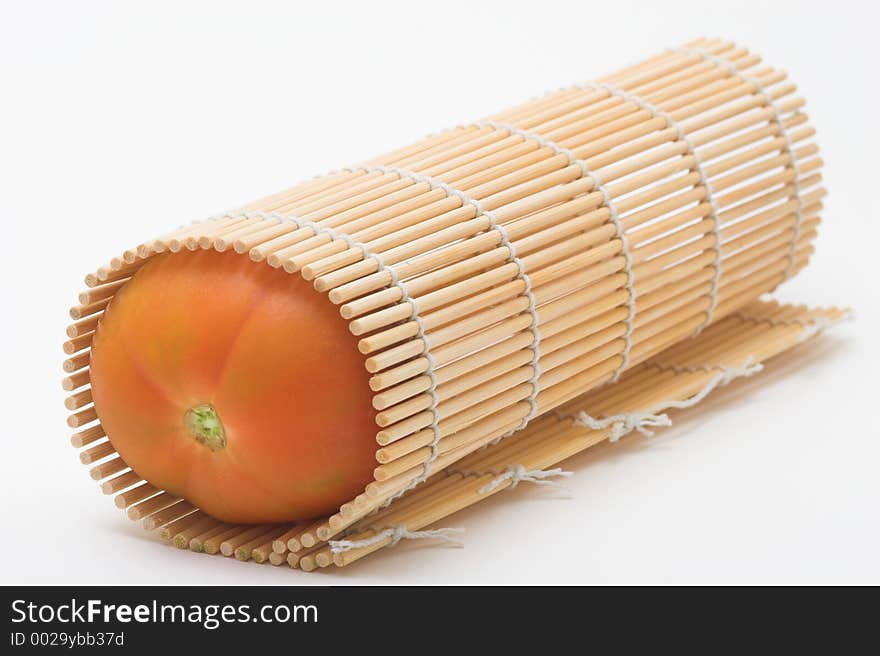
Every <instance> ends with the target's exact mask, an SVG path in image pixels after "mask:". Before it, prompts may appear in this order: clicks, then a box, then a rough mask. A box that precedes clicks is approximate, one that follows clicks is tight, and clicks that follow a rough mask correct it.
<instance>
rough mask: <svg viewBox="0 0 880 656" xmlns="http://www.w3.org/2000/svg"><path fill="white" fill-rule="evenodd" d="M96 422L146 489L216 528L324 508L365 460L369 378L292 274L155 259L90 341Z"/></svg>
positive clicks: (331, 310) (362, 478)
mask: <svg viewBox="0 0 880 656" xmlns="http://www.w3.org/2000/svg"><path fill="white" fill-rule="evenodd" d="M91 380H92V396H93V397H94V400H95V407H96V410H97V412H98V417H99V419H100V420H101V423H102V424H103V426H104V429H105V430H106V432H107V435H108V436H109V437H110V440H111V441H112V442H113V446H114V447H115V448H116V450H117V451H118V452H119V454H120V455H121V456H122V458H123V459H124V460H125V462H126V463H128V464H129V466H131V468H132V469H134V470H135V471H136V472H137V473H138V474H139V475H140V476H142V477H143V478H145V479H146V480H148V481H150V482H151V483H152V484H153V485H156V486H157V487H159V488H162V489H164V490H167V491H168V492H170V493H171V494H175V495H179V496H181V497H184V498H185V499H187V500H189V501H190V502H191V503H193V504H195V505H196V506H198V507H200V508H201V509H202V510H204V511H205V512H207V513H209V514H210V515H212V516H214V517H216V518H217V519H221V520H224V521H228V522H254V523H256V522H280V521H288V520H301V519H307V518H311V517H316V516H320V515H324V514H327V513H332V512H334V511H335V510H336V509H337V508H338V507H339V506H340V504H342V503H344V502H346V501H348V500H349V499H351V498H352V497H354V496H355V495H357V494H359V493H360V492H361V491H363V488H364V485H366V484H367V483H368V482H369V481H370V480H372V470H373V467H375V465H376V461H375V451H376V441H375V431H376V428H375V423H374V411H373V409H372V405H371V399H372V395H371V393H370V388H369V385H368V381H369V375H368V374H367V372H366V370H365V368H364V359H363V356H362V355H360V353H359V352H358V350H357V340H356V339H355V338H354V336H352V334H351V333H350V332H349V331H348V327H347V324H346V322H345V320H344V319H342V317H340V316H339V313H338V311H337V309H336V307H335V306H334V305H333V304H332V303H330V302H329V301H328V300H327V299H326V298H324V297H323V296H322V295H321V294H319V293H318V292H316V291H315V290H314V289H313V288H312V287H311V286H310V285H309V284H308V283H306V282H305V281H303V280H302V279H301V278H300V276H298V275H291V274H289V273H286V272H284V271H282V270H280V269H273V268H271V267H269V266H267V265H266V264H265V263H255V262H251V261H250V260H249V259H248V258H247V257H244V256H241V255H237V254H235V253H217V252H215V251H197V252H194V253H190V252H184V253H176V254H163V255H159V256H156V257H154V258H153V259H152V260H151V261H150V262H147V263H146V264H145V265H144V266H143V267H142V268H141V270H140V271H139V272H138V273H137V274H136V275H135V276H134V277H133V278H132V279H131V280H130V281H129V282H128V283H127V284H126V285H125V286H124V287H123V288H122V289H121V290H120V291H119V292H118V293H117V294H116V296H115V297H114V298H113V300H112V302H111V303H110V305H109V307H108V309H107V311H106V312H105V313H104V316H103V317H102V319H101V321H100V323H99V325H98V329H97V332H96V334H95V337H94V341H93V344H92V354H91Z"/></svg>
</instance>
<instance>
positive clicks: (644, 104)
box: [579, 82, 722, 335]
mask: <svg viewBox="0 0 880 656" xmlns="http://www.w3.org/2000/svg"><path fill="white" fill-rule="evenodd" d="M579 88H581V89H591V90H593V91H597V90H600V89H601V90H604V91H607V92H608V93H609V94H611V95H612V96H617V97H618V98H621V99H623V100H624V101H627V102H631V103H634V104H635V105H636V107H639V108H640V109H644V110H646V111H648V112H649V113H650V114H651V116H653V117H655V118H662V119H663V120H664V121H666V125H667V127H670V128H672V129H674V130H675V131H676V133H677V134H678V140H679V141H682V142H684V144H685V145H686V146H687V148H688V152H689V154H690V155H691V156H692V157H693V158H694V169H695V170H696V173H697V175H699V176H700V184H702V185H703V188H704V189H705V190H706V200H707V201H708V203H709V212H710V214H709V216H710V218H711V219H712V232H713V233H714V235H715V249H714V250H715V263H714V268H715V275H713V276H712V287H711V288H710V290H709V298H710V301H711V302H710V304H709V309H708V310H706V318H705V319H704V320H703V323H702V324H700V325H699V326H698V327H697V329H696V330H695V331H694V335H699V334H700V333H701V332H702V331H703V329H704V328H705V327H706V326H708V325H709V324H710V323H712V317H713V316H714V314H715V308H717V307H718V287H719V285H720V283H721V268H722V265H721V257H722V255H721V212H720V210H719V208H718V202H717V200H716V199H715V191H714V189H713V188H712V183H711V181H710V180H709V175H708V174H707V173H706V168H705V166H704V165H703V160H702V158H701V157H700V154H699V153H698V152H697V146H696V144H695V143H694V141H693V139H691V138H690V137H689V136H688V135H687V133H686V132H685V131H684V128H683V127H682V125H681V123H679V122H678V121H676V120H675V119H674V118H672V115H671V114H669V112H666V111H664V110H662V109H660V108H659V107H657V106H656V105H655V104H653V103H651V102H648V101H647V100H644V99H643V98H641V97H639V96H637V95H635V94H632V93H630V92H628V91H625V90H623V89H621V88H620V87H616V86H614V85H613V84H605V83H602V82H586V83H584V84H582V85H579Z"/></svg>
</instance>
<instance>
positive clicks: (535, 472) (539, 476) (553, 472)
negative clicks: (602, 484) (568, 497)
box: [480, 464, 571, 494]
mask: <svg viewBox="0 0 880 656" xmlns="http://www.w3.org/2000/svg"><path fill="white" fill-rule="evenodd" d="M563 476H565V477H567V476H571V472H570V471H565V470H563V469H560V468H558V467H557V468H556V469H546V470H545V469H526V467H525V465H520V464H517V465H508V466H507V467H505V468H504V471H503V472H501V473H500V474H498V475H497V476H496V477H495V478H493V479H492V480H491V481H489V482H488V483H486V485H484V486H483V487H481V488H480V494H489V493H490V492H494V491H495V490H497V489H498V488H499V487H501V485H503V484H504V481H510V486H509V487H508V488H507V489H509V490H512V489H513V488H515V487H516V486H517V485H519V484H520V483H521V482H523V481H524V482H526V483H534V484H535V485H547V486H549V487H555V488H558V489H560V490H566V491H567V488H566V487H565V486H564V485H560V484H559V483H557V482H556V481H551V480H548V479H550V478H557V477H563Z"/></svg>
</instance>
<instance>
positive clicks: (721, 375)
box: [556, 357, 764, 442]
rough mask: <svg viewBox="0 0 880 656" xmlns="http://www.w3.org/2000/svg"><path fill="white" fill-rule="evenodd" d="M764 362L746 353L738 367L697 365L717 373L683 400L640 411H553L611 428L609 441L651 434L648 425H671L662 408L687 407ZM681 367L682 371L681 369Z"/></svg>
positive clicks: (598, 427) (589, 424) (576, 423)
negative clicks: (594, 414)
mask: <svg viewBox="0 0 880 656" xmlns="http://www.w3.org/2000/svg"><path fill="white" fill-rule="evenodd" d="M763 368H764V366H763V365H762V364H760V363H758V364H753V363H752V358H751V357H749V358H747V359H746V361H745V362H744V363H743V364H742V366H739V367H733V366H726V365H720V366H716V367H705V368H698V370H701V371H713V370H716V369H717V370H718V374H717V375H716V376H714V377H713V378H712V380H710V381H709V382H708V383H707V384H706V385H705V386H704V387H703V389H701V390H700V391H699V392H697V393H696V394H694V395H693V396H691V397H689V398H687V399H685V400H670V401H661V402H660V403H657V404H655V405H653V406H651V407H650V408H648V409H647V410H644V411H641V412H623V413H620V414H615V415H609V416H607V417H601V418H595V417H592V416H590V415H589V414H587V413H586V412H585V411H584V410H581V411H579V412H576V413H574V414H563V413H560V412H557V413H556V416H557V417H558V418H559V419H572V420H573V425H574V426H583V427H584V428H590V429H592V430H605V429H607V428H610V429H611V432H610V433H609V435H608V440H609V441H610V442H617V441H618V440H619V439H620V438H621V437H623V436H624V435H627V434H629V433H631V432H632V431H634V430H637V431H639V432H640V433H641V434H642V435H646V436H650V435H653V434H654V433H653V431H651V430H650V428H654V427H659V426H671V425H672V420H671V419H670V418H669V415H667V414H665V413H664V412H663V411H664V410H670V409H677V410H683V409H686V408H691V407H693V406H695V405H697V404H698V403H700V402H701V401H702V400H703V399H705V398H706V397H707V396H708V395H709V394H710V393H711V392H712V390H714V389H715V388H716V387H721V386H724V385H727V384H729V383H730V382H731V381H733V380H735V379H737V378H744V377H748V376H753V375H754V374H756V373H758V372H759V371H761V370H763ZM682 371H685V370H684V369H682Z"/></svg>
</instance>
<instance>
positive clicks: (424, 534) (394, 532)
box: [329, 524, 464, 553]
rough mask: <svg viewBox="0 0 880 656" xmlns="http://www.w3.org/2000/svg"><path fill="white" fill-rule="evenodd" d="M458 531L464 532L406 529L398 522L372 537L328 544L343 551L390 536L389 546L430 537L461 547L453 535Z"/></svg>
mask: <svg viewBox="0 0 880 656" xmlns="http://www.w3.org/2000/svg"><path fill="white" fill-rule="evenodd" d="M459 533H464V529H463V528H435V529H431V530H427V531H410V530H407V528H406V526H404V525H403V524H400V525H399V526H391V527H389V528H386V529H383V530H381V531H379V532H378V533H376V534H375V535H373V536H372V537H369V538H365V539H363V540H330V542H329V544H330V551H332V552H333V553H342V552H344V551H351V550H352V549H361V548H363V547H371V546H373V545H374V544H378V543H379V542H382V540H385V539H386V538H391V544H390V545H388V546H391V547H393V546H394V545H395V544H397V543H398V542H400V541H401V540H430V539H432V538H436V539H439V540H442V541H444V542H448V543H449V544H452V545H454V546H456V547H461V546H463V545H462V542H461V540H459V539H457V538H455V537H454V536H455V535H457V534H459Z"/></svg>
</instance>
